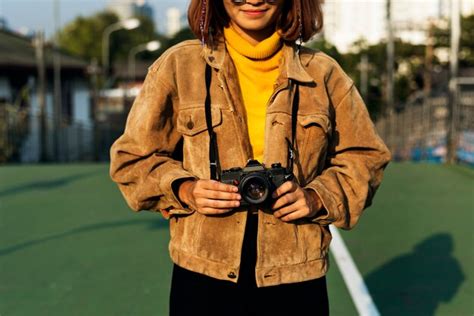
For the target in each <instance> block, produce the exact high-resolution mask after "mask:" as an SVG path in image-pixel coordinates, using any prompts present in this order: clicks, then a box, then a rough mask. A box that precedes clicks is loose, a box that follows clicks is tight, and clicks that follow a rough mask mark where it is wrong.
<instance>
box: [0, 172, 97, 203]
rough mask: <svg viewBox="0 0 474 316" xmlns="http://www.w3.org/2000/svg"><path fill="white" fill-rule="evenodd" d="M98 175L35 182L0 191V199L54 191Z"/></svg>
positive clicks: (92, 173)
mask: <svg viewBox="0 0 474 316" xmlns="http://www.w3.org/2000/svg"><path fill="white" fill-rule="evenodd" d="M96 174H97V171H93V172H92V171H91V172H87V173H78V174H73V175H70V176H66V177H62V178H58V179H52V180H43V181H34V182H30V183H26V184H22V185H18V186H15V187H12V188H8V189H6V190H3V191H0V197H4V196H8V195H14V194H19V193H25V192H28V191H31V190H53V189H57V188H59V187H62V186H64V185H67V184H70V183H72V182H74V181H78V180H81V179H84V178H88V177H90V176H93V175H96Z"/></svg>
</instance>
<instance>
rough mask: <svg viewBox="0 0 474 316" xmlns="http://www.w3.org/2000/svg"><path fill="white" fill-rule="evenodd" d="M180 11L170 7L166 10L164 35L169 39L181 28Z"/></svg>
mask: <svg viewBox="0 0 474 316" xmlns="http://www.w3.org/2000/svg"><path fill="white" fill-rule="evenodd" d="M181 22H182V18H181V11H180V10H179V9H178V8H175V7H171V8H168V10H166V33H167V35H168V36H169V37H172V36H173V35H174V34H176V33H178V32H179V31H180V30H181V28H182V23H181Z"/></svg>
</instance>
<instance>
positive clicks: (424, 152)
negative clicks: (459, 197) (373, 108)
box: [376, 89, 474, 164]
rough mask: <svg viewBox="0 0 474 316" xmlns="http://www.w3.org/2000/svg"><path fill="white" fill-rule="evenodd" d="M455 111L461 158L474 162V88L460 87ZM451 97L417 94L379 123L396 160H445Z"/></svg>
mask: <svg viewBox="0 0 474 316" xmlns="http://www.w3.org/2000/svg"><path fill="white" fill-rule="evenodd" d="M457 99H458V103H457V105H456V109H455V111H454V117H453V118H452V119H453V120H454V122H455V126H456V133H455V139H456V144H457V146H456V147H457V160H458V161H461V162H466V163H469V164H474V91H462V89H461V90H460V93H459V97H458V98H457ZM448 103H449V100H448V97H447V96H438V97H430V98H426V99H425V98H423V97H422V96H419V97H414V98H413V99H412V100H410V101H409V102H408V103H407V104H406V105H405V107H404V110H403V111H401V112H399V113H392V114H391V115H390V114H389V115H387V116H385V117H383V118H381V119H379V120H378V121H377V123H376V126H377V129H378V130H379V132H380V134H381V136H382V137H383V138H384V140H385V141H386V143H387V145H388V146H389V148H390V149H391V150H392V153H393V156H394V159H396V160H416V161H418V160H428V161H433V162H443V161H445V159H446V153H447V135H448V132H447V131H448V130H447V129H448V120H450V119H451V118H450V116H449V111H448Z"/></svg>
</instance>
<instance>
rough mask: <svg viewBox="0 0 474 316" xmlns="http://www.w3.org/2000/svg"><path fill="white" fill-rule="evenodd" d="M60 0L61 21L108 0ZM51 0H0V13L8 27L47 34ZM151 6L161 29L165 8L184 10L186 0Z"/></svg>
mask: <svg viewBox="0 0 474 316" xmlns="http://www.w3.org/2000/svg"><path fill="white" fill-rule="evenodd" d="M57 1H59V3H60V21H61V23H60V24H61V25H65V24H67V23H68V22H70V21H72V20H73V19H74V18H75V17H76V16H79V15H82V16H89V15H92V14H94V13H95V12H97V11H100V10H103V9H104V8H105V7H106V5H107V3H109V2H110V0H57ZM54 2H55V0H0V17H3V18H5V19H6V21H7V25H8V27H9V28H10V29H13V30H16V31H21V30H28V31H37V30H44V31H45V32H46V36H47V37H50V36H51V35H52V34H53V33H54V30H55V23H54ZM148 3H149V4H150V5H151V6H152V7H153V9H154V15H155V24H156V25H157V27H158V29H159V30H160V31H163V32H164V31H165V30H164V27H165V26H164V19H165V11H166V9H168V8H169V7H177V8H179V9H181V11H182V12H183V13H184V12H185V11H186V8H187V4H188V3H189V0H148Z"/></svg>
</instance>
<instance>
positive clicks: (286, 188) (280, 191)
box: [272, 181, 297, 199]
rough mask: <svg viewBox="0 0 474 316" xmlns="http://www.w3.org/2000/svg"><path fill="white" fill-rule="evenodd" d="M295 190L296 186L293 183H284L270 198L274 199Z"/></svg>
mask: <svg viewBox="0 0 474 316" xmlns="http://www.w3.org/2000/svg"><path fill="white" fill-rule="evenodd" d="M296 188H297V184H296V183H295V182H293V181H286V182H285V183H283V184H282V185H280V186H279V187H278V188H277V189H276V190H275V191H274V192H273V194H272V197H273V198H274V199H276V198H278V197H280V196H282V195H283V194H285V193H288V192H292V191H295V190H296Z"/></svg>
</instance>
